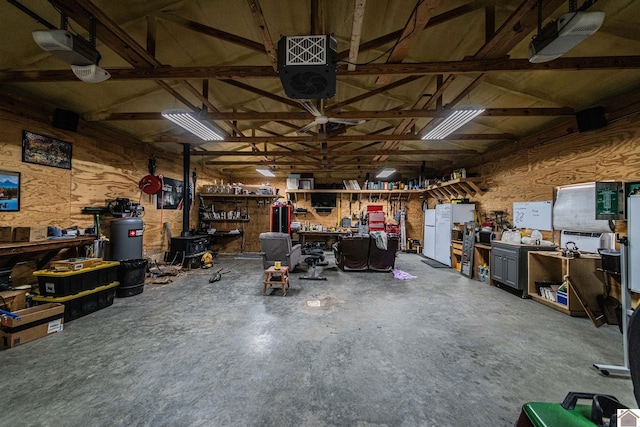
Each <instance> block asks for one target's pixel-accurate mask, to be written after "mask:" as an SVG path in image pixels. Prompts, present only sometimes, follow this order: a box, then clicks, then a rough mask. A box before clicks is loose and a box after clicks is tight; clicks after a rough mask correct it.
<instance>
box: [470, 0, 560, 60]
mask: <svg viewBox="0 0 640 427" xmlns="http://www.w3.org/2000/svg"><path fill="white" fill-rule="evenodd" d="M538 3H542V4H543V8H542V19H543V20H544V19H547V18H548V17H549V16H551V14H552V13H553V12H555V11H556V10H557V9H558V8H559V7H561V6H562V5H564V4H566V0H545V1H543V2H540V1H539V0H525V1H523V2H522V4H521V5H520V6H519V7H518V9H516V11H515V12H513V13H512V14H511V15H510V16H509V17H508V18H507V19H506V20H505V21H504V22H503V23H502V25H501V26H500V28H498V31H496V33H495V34H494V35H493V37H492V38H491V39H490V40H489V41H488V42H487V43H485V44H484V46H482V47H481V48H480V50H478V52H476V54H475V55H474V58H476V59H487V58H500V57H502V56H505V55H507V54H508V53H509V52H510V51H511V50H512V49H513V48H514V47H516V46H517V45H518V44H519V43H520V42H521V41H522V40H523V39H524V38H525V37H527V36H529V34H531V32H532V31H534V30H535V29H536V28H537V26H538Z"/></svg>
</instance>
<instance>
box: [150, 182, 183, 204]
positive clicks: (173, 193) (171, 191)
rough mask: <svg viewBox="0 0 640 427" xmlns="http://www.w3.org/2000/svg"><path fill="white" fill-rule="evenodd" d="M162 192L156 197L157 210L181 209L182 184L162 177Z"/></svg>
mask: <svg viewBox="0 0 640 427" xmlns="http://www.w3.org/2000/svg"><path fill="white" fill-rule="evenodd" d="M163 182H164V185H163V187H162V191H161V192H159V193H158V195H157V197H156V208H158V209H182V191H183V189H184V182H183V181H179V180H177V179H171V178H167V177H164V178H163Z"/></svg>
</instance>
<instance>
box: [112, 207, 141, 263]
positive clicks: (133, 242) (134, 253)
mask: <svg viewBox="0 0 640 427" xmlns="http://www.w3.org/2000/svg"><path fill="white" fill-rule="evenodd" d="M143 231H144V222H143V221H142V219H140V218H137V217H130V218H114V219H113V220H112V221H111V239H110V249H111V253H110V259H112V260H114V261H124V260H129V259H141V258H142V234H143Z"/></svg>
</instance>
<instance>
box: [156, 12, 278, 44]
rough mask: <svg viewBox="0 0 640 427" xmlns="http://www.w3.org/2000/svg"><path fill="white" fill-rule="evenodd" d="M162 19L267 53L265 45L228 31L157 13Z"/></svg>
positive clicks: (170, 14) (168, 14)
mask: <svg viewBox="0 0 640 427" xmlns="http://www.w3.org/2000/svg"><path fill="white" fill-rule="evenodd" d="M154 16H156V17H158V18H160V19H164V20H166V21H170V22H173V23H175V24H178V25H180V26H181V27H183V28H187V29H189V30H193V31H195V32H198V33H200V34H204V35H207V36H210V37H214V38H216V39H218V40H222V41H225V42H229V43H233V44H235V45H238V46H242V47H246V48H247V49H251V50H254V51H256V52H260V53H266V51H265V47H264V45H263V44H261V43H258V42H255V41H253V40H249V39H246V38H244V37H240V36H237V35H235V34H231V33H228V32H226V31H222V30H218V29H217V28H213V27H209V26H208V25H204V24H201V23H199V22H195V21H191V20H189V19H185V18H183V17H181V16H178V15H175V14H173V13H169V12H163V13H157V14H156V15H154Z"/></svg>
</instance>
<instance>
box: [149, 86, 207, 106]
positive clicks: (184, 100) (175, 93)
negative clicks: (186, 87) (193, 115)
mask: <svg viewBox="0 0 640 427" xmlns="http://www.w3.org/2000/svg"><path fill="white" fill-rule="evenodd" d="M157 83H158V85H160V87H162V88H163V89H164V90H166V91H167V92H169V93H170V94H171V95H172V96H173V97H174V98H176V99H177V100H178V101H180V102H182V103H183V104H184V105H185V106H187V107H188V108H190V109H191V110H194V111H195V110H198V107H197V106H195V105H193V104H192V103H191V101H189V100H188V99H187V98H185V97H184V96H182V94H180V92H178V91H177V90H175V89H174V88H172V87H171V86H169V84H168V83H165V82H163V81H162V80H159V81H158V82H157Z"/></svg>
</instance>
